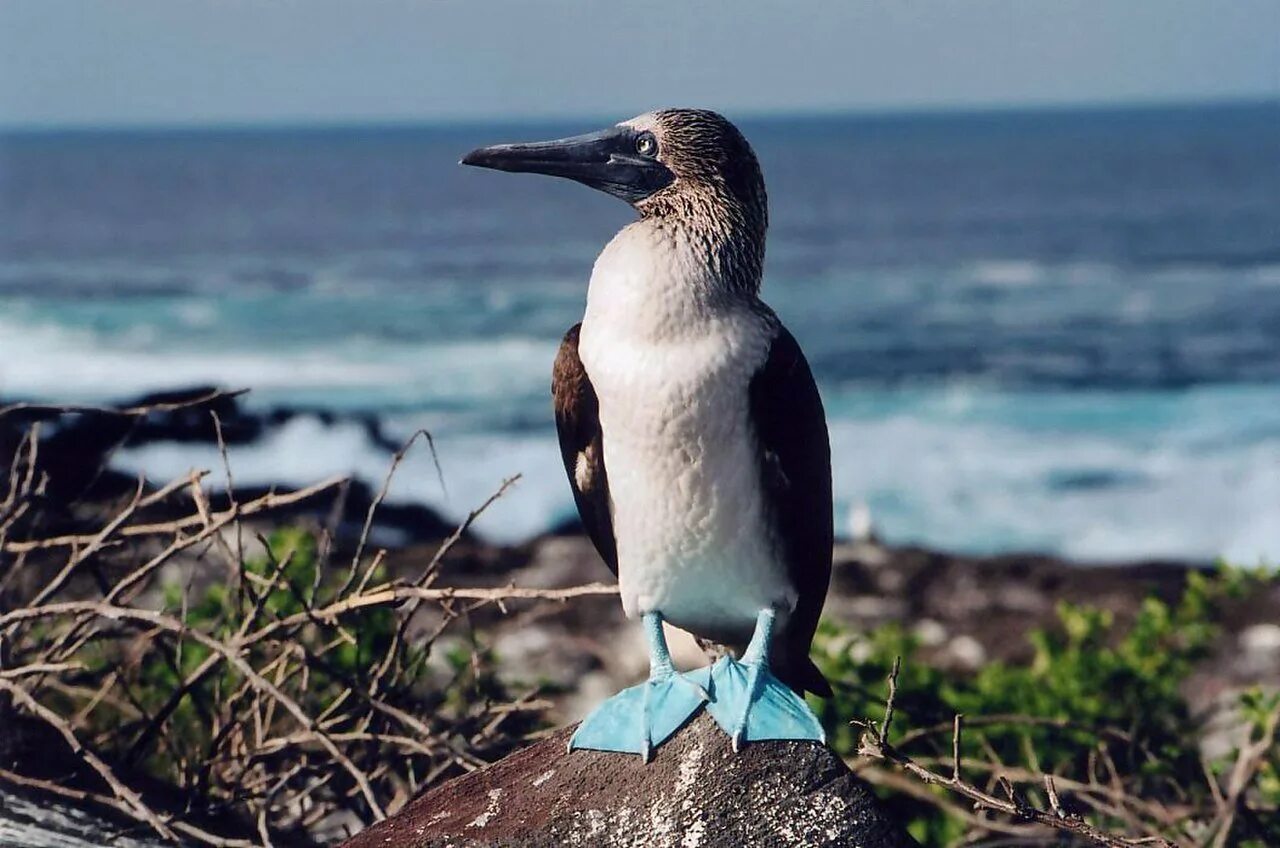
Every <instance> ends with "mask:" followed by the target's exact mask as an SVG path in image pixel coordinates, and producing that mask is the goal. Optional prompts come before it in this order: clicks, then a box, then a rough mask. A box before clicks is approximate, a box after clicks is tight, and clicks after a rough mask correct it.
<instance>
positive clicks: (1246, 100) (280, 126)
mask: <svg viewBox="0 0 1280 848" xmlns="http://www.w3.org/2000/svg"><path fill="white" fill-rule="evenodd" d="M1268 107H1272V108H1280V93H1277V94H1275V95H1267V96H1250V95H1241V96H1226V97H1214V98H1142V99H1116V100H1081V101H1028V102H1025V103H981V102H974V103H957V104H946V105H917V106H912V105H904V106H884V107H878V106H869V107H835V108H829V109H827V108H812V109H808V108H806V109H789V108H785V107H784V108H778V109H746V110H742V111H741V112H738V111H737V110H727V111H732V112H734V113H735V120H739V121H743V122H779V121H787V120H792V121H806V120H831V119H840V118H846V119H866V120H894V119H919V118H932V117H938V118H947V117H966V116H973V117H981V116H996V115H1010V116H1012V115H1019V114H1027V115H1034V114H1057V113H1061V114H1071V113H1089V112H1094V113H1097V112H1104V113H1105V112H1170V111H1181V110H1199V109H1215V108H1216V109H1233V108H1234V109H1240V108H1268ZM592 120H596V121H598V120H610V118H605V117H603V116H602V114H601V113H593V112H586V111H584V112H577V113H570V112H563V113H549V114H546V115H514V116H506V117H504V116H501V115H493V116H461V115H459V116H448V115H439V116H432V117H427V116H423V117H395V116H385V117H351V118H341V117H322V116H314V117H302V116H296V117H282V118H266V119H232V118H228V119H201V118H196V119H192V120H188V121H172V122H164V121H148V120H141V121H121V122H115V123H110V122H92V121H83V122H79V121H72V122H65V123H33V124H19V123H14V124H10V123H2V122H0V134H2V135H58V134H68V135H70V134H77V133H82V134H86V135H90V134H114V133H119V134H127V133H139V134H161V133H182V132H196V133H200V132H210V133H217V132H288V131H303V130H310V131H316V130H361V129H427V128H432V129H468V128H473V127H492V126H517V125H553V124H567V123H571V122H577V121H583V122H586V121H592Z"/></svg>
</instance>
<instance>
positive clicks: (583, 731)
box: [569, 668, 711, 762]
mask: <svg viewBox="0 0 1280 848" xmlns="http://www.w3.org/2000/svg"><path fill="white" fill-rule="evenodd" d="M710 678H711V675H710V669H705V668H704V669H699V670H698V671H695V672H690V673H689V674H688V675H682V674H678V673H676V672H675V671H671V672H669V673H666V674H663V675H659V676H657V677H650V678H649V679H648V680H646V681H645V682H644V683H641V684H639V685H637V686H632V687H631V688H629V689H623V690H622V691H621V692H619V693H618V694H616V695H614V696H613V697H612V698H610V699H609V700H607V701H605V702H604V703H603V704H601V705H600V706H598V707H596V709H595V710H593V711H592V712H591V714H590V715H589V716H587V717H586V718H585V719H583V720H582V724H580V725H578V729H577V730H576V731H575V732H574V734H573V737H572V738H571V739H570V740H569V750H570V751H572V750H573V749H575V748H590V749H592V750H595V751H618V752H621V753H626V754H639V755H640V756H641V757H643V758H644V760H645V762H648V760H649V757H650V756H651V755H652V753H653V749H654V748H656V747H658V746H659V745H661V744H662V743H663V742H666V741H667V740H668V739H670V738H671V737H672V736H673V735H674V734H675V732H676V731H677V730H679V729H680V728H681V727H683V726H684V724H685V722H687V721H688V720H689V719H691V718H692V717H693V716H694V715H695V714H696V713H697V712H698V710H700V709H702V706H703V705H704V704H706V703H707V684H709V683H710Z"/></svg>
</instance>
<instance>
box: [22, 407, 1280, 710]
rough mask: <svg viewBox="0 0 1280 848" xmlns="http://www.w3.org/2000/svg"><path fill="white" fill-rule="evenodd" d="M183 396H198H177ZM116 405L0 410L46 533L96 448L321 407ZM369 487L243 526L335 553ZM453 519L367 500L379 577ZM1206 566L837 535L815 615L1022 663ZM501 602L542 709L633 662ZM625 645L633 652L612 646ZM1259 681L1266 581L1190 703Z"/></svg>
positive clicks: (1268, 622) (504, 634)
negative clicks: (1081, 609) (107, 408)
mask: <svg viewBox="0 0 1280 848" xmlns="http://www.w3.org/2000/svg"><path fill="white" fill-rule="evenodd" d="M194 398H211V400H208V401H207V402H202V403H199V404H196V405H185V404H188V403H189V402H190V401H191V400H192V399H194ZM121 406H122V407H132V408H139V407H151V408H155V407H157V406H158V407H160V408H159V410H158V411H152V412H150V413H148V414H147V415H145V416H120V415H107V414H96V413H86V414H78V415H67V414H65V413H64V412H62V411H60V410H56V409H52V408H46V407H38V406H37V407H32V408H29V409H22V410H16V411H11V412H10V413H9V414H7V415H5V416H3V417H0V457H4V458H5V461H6V462H7V460H8V457H10V456H12V455H13V454H14V452H15V451H16V449H17V446H18V444H19V442H20V440H21V438H22V436H23V434H24V433H25V432H26V430H27V428H28V427H29V426H30V425H31V424H32V423H34V422H37V421H41V422H43V423H42V428H43V430H42V438H41V447H40V457H41V463H42V467H43V469H44V470H45V471H47V473H48V474H49V482H48V486H47V489H46V492H45V495H44V499H43V500H44V502H43V509H42V519H41V520H42V521H43V522H44V523H45V527H44V530H45V531H46V532H52V531H56V530H59V529H67V530H70V529H72V528H83V527H85V526H90V527H91V526H94V524H95V522H97V521H101V519H102V516H104V515H108V514H110V512H111V510H112V509H115V508H117V507H118V506H119V505H120V504H121V503H122V502H125V501H127V499H128V498H129V497H131V496H132V495H133V493H134V490H135V488H136V484H137V481H136V479H135V478H134V477H133V476H132V475H128V474H124V473H121V472H118V471H115V470H113V469H112V468H111V456H112V454H113V452H114V451H115V450H117V449H118V448H119V447H121V446H122V445H126V444H127V445H129V446H134V447H136V446H140V445H144V444H148V443H161V442H186V443H211V444H216V439H217V434H216V432H215V430H214V427H213V424H212V418H211V413H216V414H217V416H218V419H219V422H220V425H221V431H222V438H223V440H224V441H225V442H226V443H227V444H231V445H235V444H247V443H252V442H253V441H255V440H256V439H258V438H260V437H261V436H262V435H263V433H265V432H266V431H267V430H268V429H269V428H271V427H275V426H279V425H281V424H282V423H284V422H287V421H288V420H289V419H290V418H291V417H293V416H298V415H316V414H321V413H317V411H315V410H311V409H284V408H282V409H273V410H268V411H265V412H263V411H254V410H251V409H248V408H246V406H245V405H244V404H243V403H242V402H241V400H240V398H239V397H237V396H236V395H234V394H229V393H219V392H218V391H217V390H216V389H214V388H212V387H193V388H190V389H184V390H180V391H173V392H165V393H160V394H153V395H148V396H146V397H141V398H137V399H135V400H133V401H130V402H129V403H126V404H122V405H121ZM3 407H4V404H3V403H0V408H3ZM170 407H172V408H170ZM10 409H13V408H12V407H11V408H10ZM356 418H358V419H359V420H360V421H361V422H362V424H363V426H364V427H365V428H366V429H367V430H368V431H369V434H370V438H371V439H373V440H374V441H375V442H376V443H378V444H380V445H382V446H383V447H385V448H386V450H387V453H388V457H390V456H391V454H393V453H394V452H395V451H396V450H397V449H398V448H399V447H400V446H399V445H396V444H394V443H392V442H391V440H390V439H389V438H388V437H387V436H386V434H385V433H383V432H382V431H381V429H380V426H379V424H378V422H377V419H376V417H374V416H372V415H370V416H363V417H360V416H356ZM344 420H345V418H344ZM210 488H211V490H210V493H209V499H210V506H211V508H213V509H215V510H216V509H221V508H223V507H224V505H225V504H226V503H227V494H226V493H225V492H219V491H217V487H216V486H215V487H210ZM273 488H275V487H263V486H255V487H252V488H243V487H242V488H237V490H236V492H235V493H234V497H235V499H236V500H238V501H240V502H245V501H247V500H249V499H252V498H255V497H258V496H261V495H262V494H264V493H265V492H267V491H270V490H272V489H273ZM279 488H280V490H281V491H283V490H285V487H279ZM376 497H377V493H376V492H374V491H373V490H372V489H371V488H370V487H369V486H368V485H366V484H364V483H362V482H360V481H351V482H349V483H347V484H345V485H343V486H340V487H336V488H335V489H333V490H329V491H325V492H322V493H320V494H319V495H317V496H316V497H312V498H309V499H306V500H303V501H300V502H298V503H294V504H291V505H288V506H287V507H285V508H282V509H277V510H273V511H272V512H271V513H270V514H268V515H264V516H262V517H261V518H258V519H255V520H254V521H253V522H252V523H253V525H254V527H255V529H257V530H266V529H269V528H271V527H274V526H280V525H282V524H289V523H301V524H308V525H312V526H317V527H319V526H325V527H327V528H329V529H330V530H331V531H332V533H333V535H334V542H335V557H337V558H338V561H341V557H342V555H343V554H344V553H348V552H349V551H350V550H351V549H353V548H354V547H355V545H356V544H357V541H358V539H359V536H360V533H361V532H362V529H363V525H364V522H365V518H366V516H367V514H368V513H369V511H370V507H371V505H372V504H373V503H374V501H375V499H376ZM182 509H186V507H185V506H183V507H182ZM149 512H150V514H152V515H153V517H154V518H155V520H167V519H172V518H174V517H177V513H176V512H173V511H170V510H169V509H168V508H167V505H166V502H165V501H161V502H159V503H157V504H155V505H153V506H151V507H150V508H149ZM454 529H455V527H454V525H453V524H451V523H450V522H448V521H446V520H444V519H443V518H442V517H441V516H439V515H438V514H436V513H435V512H434V511H433V510H431V509H430V508H428V507H426V506H422V505H407V504H381V505H380V506H379V507H378V509H377V510H376V512H375V520H374V524H373V525H372V527H371V528H370V533H369V541H370V544H372V545H374V546H377V547H385V548H387V549H388V557H387V564H388V567H389V569H390V571H391V573H392V574H393V575H394V574H397V573H399V574H408V573H413V572H414V571H415V569H417V568H421V566H422V565H423V564H424V563H425V562H428V561H429V560H430V559H431V557H432V556H433V555H434V553H435V551H436V550H437V549H438V548H439V545H440V542H441V540H442V539H444V538H445V537H447V536H448V535H449V534H450V533H451V532H453V531H454ZM1208 566H1209V564H1208V563H1195V562H1180V561H1172V560H1149V561H1137V562H1116V563H1090V564H1082V563H1075V562H1071V561H1068V560H1064V559H1061V558H1058V557H1054V556H1049V555H1043V554H1038V553H1008V554H1001V555H997V556H968V555H963V554H955V553H949V552H945V551H937V550H929V549H926V548H921V547H914V546H894V545H889V544H881V543H879V542H863V543H850V542H838V543H837V546H836V551H835V567H834V570H833V576H832V586H831V592H830V595H829V597H828V600H827V605H826V609H825V611H824V618H825V619H826V620H829V621H832V622H834V623H837V624H839V625H841V626H843V627H846V628H848V629H850V630H851V631H853V632H858V631H865V630H868V629H870V628H873V627H876V626H879V625H882V624H885V623H889V622H896V623H898V624H899V625H901V626H902V627H903V628H905V629H908V630H910V631H911V632H912V633H914V635H915V637H916V639H917V641H918V642H919V644H920V646H921V658H922V659H924V660H925V661H927V662H929V663H931V664H935V665H939V666H942V667H946V668H950V669H955V670H957V671H965V670H972V669H974V668H976V667H978V666H980V665H981V664H982V663H984V662H986V661H988V660H992V659H1002V660H1011V661H1018V660H1022V659H1025V658H1026V657H1027V656H1028V655H1029V653H1030V651H1031V646H1030V644H1029V643H1028V641H1027V638H1026V636H1027V634H1028V633H1029V632H1030V631H1032V630H1035V629H1043V628H1053V627H1055V626H1056V624H1057V616H1056V613H1055V610H1056V608H1057V605H1058V604H1059V603H1060V602H1070V603H1074V604H1090V605H1093V606H1097V607H1100V608H1102V609H1105V610H1108V611H1109V612H1110V613H1111V614H1112V615H1114V616H1115V619H1116V621H1117V624H1118V625H1119V629H1121V630H1123V629H1124V628H1125V626H1126V625H1127V623H1128V622H1129V621H1131V620H1132V618H1133V616H1134V615H1135V614H1136V613H1137V611H1138V609H1139V608H1140V606H1141V604H1142V602H1143V599H1144V598H1146V597H1149V596H1151V597H1157V598H1160V599H1161V600H1164V601H1173V600H1176V598H1177V597H1178V596H1179V595H1180V594H1181V592H1182V588H1183V586H1184V585H1185V582H1186V578H1187V574H1188V573H1190V572H1191V571H1194V570H1201V569H1204V568H1207V567H1208ZM596 581H606V582H611V575H610V574H609V572H608V571H607V569H606V568H605V567H604V566H603V564H602V563H601V562H600V560H599V558H598V556H597V555H596V553H595V551H594V550H593V549H592V547H591V545H590V543H589V541H588V540H587V539H586V538H585V537H584V536H583V535H581V532H580V529H579V528H578V527H576V526H572V525H570V526H566V527H562V528H558V529H556V530H553V531H552V532H549V533H546V534H544V535H542V536H539V537H537V538H534V539H532V540H529V541H527V542H525V543H522V544H515V545H503V544H494V543H490V542H486V541H485V540H483V539H481V538H478V537H476V536H473V535H471V534H469V533H463V534H462V538H461V539H460V540H459V542H458V544H457V545H456V546H455V547H454V549H453V550H452V552H451V553H450V555H449V556H448V557H447V558H446V559H445V561H444V563H443V565H442V569H441V573H440V575H439V577H438V584H439V585H453V586H505V585H518V586H529V587H536V588H560V587H566V586H573V585H578V584H584V583H592V582H596ZM515 611H516V612H515V614H513V615H506V616H504V615H502V614H500V613H498V612H497V611H496V610H494V609H492V608H491V609H487V610H484V611H481V612H479V613H478V614H477V616H476V618H477V625H478V626H479V627H480V628H482V629H483V630H485V631H486V633H487V638H489V639H490V640H491V642H492V648H493V650H494V652H495V653H496V655H497V656H498V657H499V658H500V659H501V660H502V662H503V664H504V668H505V669H506V673H509V674H510V676H511V678H512V679H513V680H516V679H524V680H548V681H551V682H553V683H555V684H556V685H557V686H558V687H562V688H564V689H567V690H569V691H572V692H577V693H580V696H581V697H580V698H578V697H575V696H568V697H565V698H562V699H560V700H559V701H558V703H557V710H556V714H557V717H561V718H563V719H565V720H571V719H573V718H576V717H578V716H579V715H580V714H581V712H582V711H583V706H582V704H583V703H592V702H594V701H595V700H598V698H599V696H600V694H601V693H605V692H609V691H613V690H615V689H616V688H617V687H618V686H619V685H623V684H626V683H630V682H633V681H634V680H636V679H638V678H639V677H640V676H642V675H643V673H644V671H645V668H644V664H643V663H644V656H645V654H644V650H643V645H642V641H641V635H640V633H639V629H638V628H636V627H634V626H631V625H629V624H628V623H627V622H626V621H625V620H624V618H623V616H622V612H621V609H620V607H619V605H618V603H617V601H616V599H615V598H612V597H593V598H592V597H588V598H580V599H577V600H575V601H574V602H573V603H572V604H566V605H564V606H563V607H562V608H558V609H554V610H551V611H548V610H546V609H545V608H539V609H538V610H537V611H536V613H533V614H526V613H525V612H524V611H521V608H520V607H519V606H517V607H515ZM629 642H634V643H635V644H634V647H635V648H636V649H635V650H624V649H622V648H621V647H620V645H621V644H625V643H629ZM677 642H678V643H677V645H676V646H675V650H676V651H677V659H678V660H680V659H683V661H684V662H686V663H688V664H696V663H698V662H701V657H702V653H701V651H700V649H698V648H697V647H696V645H694V644H693V643H692V640H683V641H680V640H677ZM1258 680H1276V681H1280V587H1278V588H1276V589H1274V590H1272V592H1271V593H1270V594H1269V595H1263V596H1258V597H1248V598H1241V599H1238V600H1236V601H1232V602H1231V606H1230V608H1229V609H1228V610H1226V616H1225V620H1224V627H1223V633H1222V636H1221V639H1220V644H1219V646H1218V650H1217V652H1216V654H1215V656H1214V657H1213V658H1212V659H1211V660H1209V661H1207V662H1206V663H1205V664H1204V668H1203V669H1202V671H1201V672H1200V673H1198V674H1197V675H1196V677H1195V686H1196V692H1195V693H1193V695H1194V697H1193V699H1192V700H1193V702H1195V703H1202V702H1205V703H1207V702H1208V701H1209V700H1212V698H1213V697H1214V696H1215V695H1216V694H1217V693H1219V692H1221V691H1224V690H1226V689H1230V688H1232V687H1236V686H1239V685H1242V684H1244V683H1249V682H1257V681H1258Z"/></svg>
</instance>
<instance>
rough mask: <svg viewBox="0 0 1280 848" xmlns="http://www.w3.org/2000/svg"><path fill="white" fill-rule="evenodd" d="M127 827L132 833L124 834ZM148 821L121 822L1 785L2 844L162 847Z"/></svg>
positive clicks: (77, 847) (26, 846)
mask: <svg viewBox="0 0 1280 848" xmlns="http://www.w3.org/2000/svg"><path fill="white" fill-rule="evenodd" d="M125 830H128V831H129V833H130V835H127V836H126V835H123V833H122V831H125ZM170 844H171V843H169V842H164V841H162V840H160V839H158V838H156V837H155V835H154V834H152V833H151V830H150V829H149V828H147V827H146V826H145V825H133V826H130V825H122V824H121V823H120V822H117V821H114V820H111V819H108V818H105V817H103V816H101V815H98V814H97V813H94V812H92V811H90V810H88V809H77V808H75V807H72V806H69V805H68V804H65V803H63V802H61V801H58V800H54V799H51V798H44V797H42V798H40V800H38V801H37V800H35V799H34V798H28V797H25V796H23V795H15V794H13V793H11V792H9V791H7V790H5V789H4V788H0V845H14V846H19V845H20V846H23V848H102V846H103V845H112V846H115V848H163V846H168V845H170Z"/></svg>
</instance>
